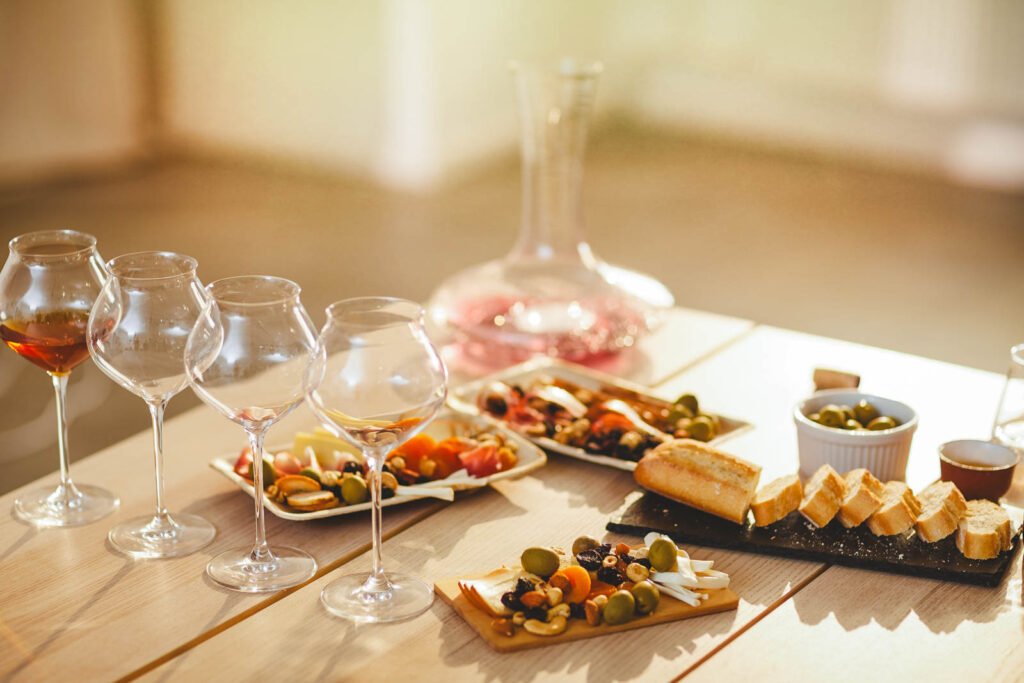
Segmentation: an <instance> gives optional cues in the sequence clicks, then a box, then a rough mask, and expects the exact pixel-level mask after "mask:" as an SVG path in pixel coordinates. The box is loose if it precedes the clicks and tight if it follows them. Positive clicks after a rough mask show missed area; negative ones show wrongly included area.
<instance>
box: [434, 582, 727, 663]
mask: <svg viewBox="0 0 1024 683" xmlns="http://www.w3.org/2000/svg"><path fill="white" fill-rule="evenodd" d="M481 576H482V575H481ZM472 578H477V577H475V576H463V577H456V578H451V579H440V580H439V581H438V582H437V583H435V584H434V592H436V593H437V594H438V595H439V596H441V599H442V600H444V601H445V602H447V603H448V604H449V605H451V606H452V607H453V608H454V609H455V611H456V612H458V614H459V616H461V617H462V618H463V619H465V620H466V623H467V624H469V625H470V626H471V627H473V629H474V630H475V631H476V632H477V633H479V634H480V637H481V638H483V639H484V640H485V641H486V642H487V644H488V645H490V646H491V647H492V648H494V649H495V650H497V651H498V652H518V651H519V650H529V649H532V648H535V647H544V646H545V645H556V644H558V643H567V642H570V641H573V640H582V639H583V638H596V637H597V636H604V635H608V634H609V633H618V632H619V631H628V630H629V629H634V628H644V627H645V626H654V625H655V624H663V623H665V622H667V621H676V620H677V619H689V618H690V617H699V616H701V615H704V614H713V613H714V612H725V611H727V610H731V609H736V606H737V605H738V604H739V597H737V595H736V594H735V593H733V592H732V591H731V590H729V589H728V588H720V589H718V590H713V591H708V598H707V600H704V601H703V602H701V604H700V606H699V607H690V606H689V605H687V604H686V603H685V602H680V601H679V600H676V599H674V598H670V597H668V596H666V595H664V594H662V596H661V601H660V602H659V603H658V609H657V610H655V612H654V614H648V615H647V616H645V617H637V618H634V619H632V620H630V621H627V622H626V623H625V624H618V625H616V626H608V625H607V624H601V625H600V626H590V625H589V624H587V622H586V621H584V620H583V619H570V620H569V626H568V628H566V629H565V631H563V632H562V633H560V634H558V635H557V636H537V635H534V634H532V633H529V632H528V631H526V629H523V628H519V627H517V628H516V633H515V635H514V636H512V637H511V638H509V637H508V636H505V635H502V634H500V633H498V632H497V631H495V630H494V629H492V628H491V619H492V617H491V615H489V614H487V613H485V612H483V611H482V610H480V609H477V608H476V607H474V606H473V605H471V604H470V602H469V601H468V600H467V599H466V597H465V596H464V595H462V591H460V590H459V581H460V580H462V579H472Z"/></svg>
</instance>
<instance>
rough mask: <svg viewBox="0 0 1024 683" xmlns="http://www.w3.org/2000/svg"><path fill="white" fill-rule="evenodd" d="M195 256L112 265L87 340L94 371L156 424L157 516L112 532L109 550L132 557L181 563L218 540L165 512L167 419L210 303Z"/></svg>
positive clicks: (145, 255)
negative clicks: (190, 343)
mask: <svg viewBox="0 0 1024 683" xmlns="http://www.w3.org/2000/svg"><path fill="white" fill-rule="evenodd" d="M197 267H198V264H197V263H196V261H195V259H193V258H192V257H190V256H183V255H181V254H174V253H171V252H140V253H135V254H125V255H124V256H119V257H117V258H115V259H112V260H111V261H110V262H109V263H108V264H107V269H108V271H109V273H110V277H109V279H108V280H107V283H106V285H104V287H103V290H102V291H101V292H100V295H99V297H98V298H97V300H96V304H95V305H94V306H93V309H92V314H91V315H90V317H89V329H88V335H87V340H88V344H89V351H90V353H91V354H92V357H93V360H94V361H95V362H96V365H97V366H99V368H100V369H101V370H102V371H103V372H104V373H106V374H107V375H108V376H109V377H110V378H111V379H113V380H114V381H115V382H117V383H118V384H119V385H121V386H122V387H124V388H125V389H127V390H128V391H130V392H132V393H133V394H135V395H136V396H139V397H140V398H142V399H143V400H144V401H145V402H146V405H147V406H148V407H149V410H150V414H151V417H152V419H153V452H154V461H155V472H156V514H155V515H154V516H152V517H136V518H133V519H130V520H128V521H126V522H123V523H121V524H118V525H117V526H115V527H114V528H113V529H111V530H110V534H109V535H108V538H109V540H110V543H111V545H113V546H114V547H115V548H117V549H118V550H120V551H121V552H123V553H125V554H126V555H130V556H133V557H147V558H157V557H178V556H181V555H187V554H189V553H192V552H195V551H196V550H199V549H200V548H202V547H204V546H206V545H207V544H208V543H210V541H212V540H213V537H214V536H215V535H216V529H214V527H213V525H212V524H210V523H209V522H208V521H206V520H205V519H203V518H202V517H199V516H196V515H186V514H183V513H175V514H174V515H171V513H169V512H168V511H167V508H166V507H165V506H164V500H163V499H164V476H163V414H164V409H165V408H166V406H167V402H168V401H169V400H170V399H171V397H172V396H174V395H175V394H177V393H178V392H179V391H181V390H182V389H184V388H185V387H186V386H187V385H188V378H187V376H186V374H185V360H184V359H185V344H186V342H187V340H188V335H189V333H190V332H191V330H192V328H193V327H194V325H195V322H196V320H197V319H198V317H199V314H200V312H201V311H202V310H203V306H204V304H205V303H206V300H207V297H206V293H205V291H204V290H203V286H202V284H201V283H200V282H199V279H198V278H197V277H196V268H197Z"/></svg>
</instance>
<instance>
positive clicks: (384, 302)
mask: <svg viewBox="0 0 1024 683" xmlns="http://www.w3.org/2000/svg"><path fill="white" fill-rule="evenodd" d="M342 307H345V308H348V309H351V310H350V311H347V312H349V313H372V312H375V311H383V310H387V311H388V312H389V313H394V314H395V315H397V316H402V317H404V318H405V319H404V320H396V321H394V322H393V323H391V324H390V325H384V327H393V326H396V325H407V324H409V323H416V324H423V320H424V317H425V315H426V312H425V311H424V308H423V306H421V305H420V304H418V303H416V302H415V301H412V300H410V299H403V298H400V297H393V296H357V297H352V298H349V299H341V300H339V301H335V302H334V303H332V304H331V305H329V306H328V307H327V308H326V309H325V311H324V312H325V313H326V314H327V319H328V320H329V321H332V322H336V323H340V324H343V325H348V326H350V327H360V328H368V327H382V326H381V325H380V324H377V323H372V324H371V323H361V322H358V321H356V320H349V319H347V318H346V317H345V313H346V312H343V311H342V310H341V308H342Z"/></svg>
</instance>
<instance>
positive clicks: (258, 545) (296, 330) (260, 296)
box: [185, 275, 316, 593]
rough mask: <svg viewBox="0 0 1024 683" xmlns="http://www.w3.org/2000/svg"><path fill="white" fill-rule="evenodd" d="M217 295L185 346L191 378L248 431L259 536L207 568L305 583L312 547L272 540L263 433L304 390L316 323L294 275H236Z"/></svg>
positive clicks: (312, 563) (245, 577) (231, 575)
mask: <svg viewBox="0 0 1024 683" xmlns="http://www.w3.org/2000/svg"><path fill="white" fill-rule="evenodd" d="M206 291H207V293H208V294H209V296H210V301H209V303H208V304H207V306H206V307H205V308H204V309H203V311H202V313H201V314H200V315H199V319H198V320H197V321H196V324H195V326H194V327H193V328H192V332H191V333H190V334H189V337H188V343H187V344H186V345H185V372H186V373H187V374H188V381H189V384H190V385H191V386H192V389H193V390H194V391H195V392H196V394H197V395H198V396H199V398H201V399H202V400H203V401H204V402H205V403H207V404H209V405H210V406H212V407H214V408H216V409H217V411H218V412H220V413H221V414H222V415H224V417H226V418H228V419H229V420H231V421H232V422H235V423H237V424H238V425H240V426H241V427H242V429H244V430H245V432H246V434H248V435H249V445H250V448H251V449H252V462H253V468H252V471H253V489H254V491H253V493H254V496H253V497H254V498H255V502H256V540H255V543H254V544H253V545H252V546H251V547H243V548H232V549H231V550H227V551H225V552H223V553H221V554H220V555H217V556H216V557H214V558H213V559H211V560H210V562H209V564H207V565H206V573H207V574H208V575H209V576H210V578H211V579H213V580H214V581H216V582H217V583H219V584H220V585H222V586H225V587H227V588H230V589H232V590H238V591H244V592H250V593H251V592H263V591H273V590H280V589H282V588H289V587H291V586H295V585H298V584H300V583H302V582H304V581H306V580H307V579H310V578H312V577H313V575H314V574H315V573H316V560H314V559H313V557H312V556H310V555H309V554H308V553H306V552H304V551H302V550H299V549H298V548H292V547H289V546H283V545H274V546H270V545H269V544H268V543H267V537H266V530H265V523H264V512H263V467H261V464H262V462H263V438H264V436H265V435H266V433H267V430H268V429H270V427H271V425H273V424H274V423H276V422H277V421H278V420H280V419H281V418H283V417H284V416H285V415H287V414H288V413H290V412H292V410H294V409H295V407H296V406H298V405H299V404H300V403H301V402H302V400H303V398H305V395H304V391H303V390H304V377H305V369H306V366H307V365H308V364H309V358H310V355H311V353H312V351H313V346H314V345H315V344H316V329H315V328H314V327H313V323H312V321H311V320H310V319H309V316H308V315H307V314H306V309H305V308H303V307H302V303H301V302H300V301H299V291H300V290H299V286H298V285H297V284H295V283H294V282H291V281H290V280H284V279H281V278H276V277H264V276H258V275H245V276H240V277H229V278H225V279H223V280H217V281H216V282H212V283H210V284H209V285H207V287H206Z"/></svg>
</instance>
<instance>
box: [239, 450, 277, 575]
mask: <svg viewBox="0 0 1024 683" xmlns="http://www.w3.org/2000/svg"><path fill="white" fill-rule="evenodd" d="M246 431H247V432H248V434H249V450H250V451H252V480H253V488H254V489H255V490H254V491H253V493H254V494H255V495H253V499H254V500H255V501H256V541H255V543H254V544H253V548H252V555H251V556H250V557H251V559H252V560H253V561H254V562H270V561H271V560H273V559H274V556H273V554H271V552H270V546H269V545H267V530H266V525H265V521H264V514H263V435H264V430H254V431H248V430H246Z"/></svg>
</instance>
